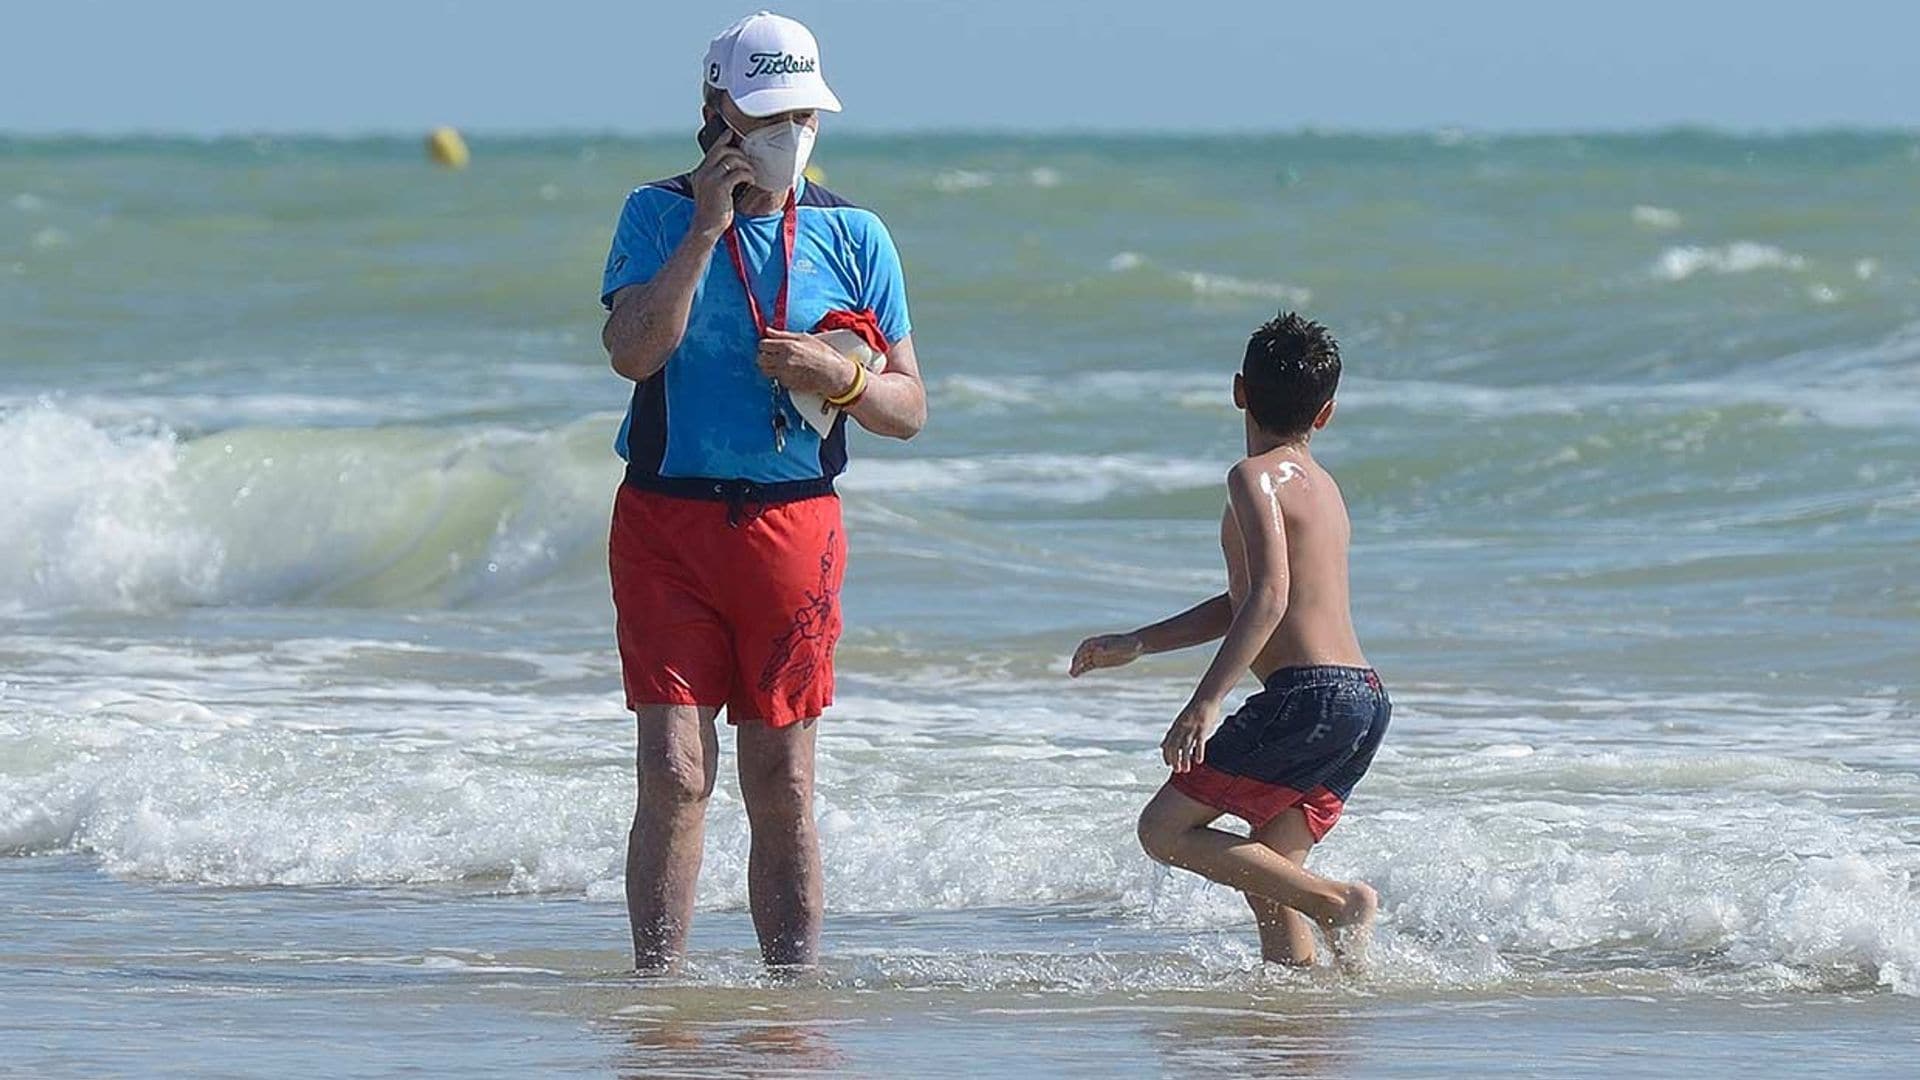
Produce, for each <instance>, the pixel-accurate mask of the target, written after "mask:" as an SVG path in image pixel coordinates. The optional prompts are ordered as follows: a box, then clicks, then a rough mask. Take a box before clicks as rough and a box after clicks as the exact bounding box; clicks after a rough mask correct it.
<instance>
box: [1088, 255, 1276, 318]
mask: <svg viewBox="0 0 1920 1080" xmlns="http://www.w3.org/2000/svg"><path fill="white" fill-rule="evenodd" d="M1154 265H1155V264H1154V261H1153V260H1152V259H1150V258H1148V257H1147V256H1145V255H1142V254H1140V253H1139V252H1137V251H1122V252H1119V253H1117V254H1115V255H1114V256H1112V257H1111V258H1109V259H1108V260H1107V270H1108V271H1109V272H1111V273H1115V274H1125V273H1131V272H1133V271H1136V270H1142V269H1147V268H1149V267H1153V266H1154ZM1165 273H1167V274H1168V275H1170V276H1171V277H1172V278H1173V279H1174V280H1176V281H1179V282H1181V283H1182V284H1184V285H1186V287H1187V289H1188V290H1189V291H1190V292H1192V293H1193V295H1195V296H1199V297H1228V298H1246V297H1251V298H1255V299H1260V300H1274V301H1278V302H1280V303H1282V304H1291V305H1294V306H1304V305H1306V304H1309V303H1312V301H1313V290H1311V289H1306V288H1302V287H1300V286H1298V285H1289V284H1287V283H1285V282H1281V281H1264V280H1260V279H1256V278H1241V277H1234V276H1233V275H1231V274H1219V273H1213V272H1210V271H1204V270H1182V269H1177V268H1175V269H1167V270H1166V271H1165Z"/></svg>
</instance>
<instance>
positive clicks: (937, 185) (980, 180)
mask: <svg viewBox="0 0 1920 1080" xmlns="http://www.w3.org/2000/svg"><path fill="white" fill-rule="evenodd" d="M992 186H993V176H992V175H991V174H989V173H984V172H976V171H973V170H971V169H943V170H941V171H940V172H937V173H935V174H934V177H933V189H934V190H935V191H938V192H942V193H944V194H948V195H951V194H954V193H956V192H961V191H978V190H979V189H981V188H985V187H992Z"/></svg>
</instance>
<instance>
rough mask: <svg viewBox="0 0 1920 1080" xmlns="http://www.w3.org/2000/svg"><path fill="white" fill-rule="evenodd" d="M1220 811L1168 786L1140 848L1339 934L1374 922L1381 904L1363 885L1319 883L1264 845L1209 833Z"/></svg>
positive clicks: (1154, 805) (1145, 825) (1148, 815)
mask: <svg viewBox="0 0 1920 1080" xmlns="http://www.w3.org/2000/svg"><path fill="white" fill-rule="evenodd" d="M1219 816H1220V811H1218V810H1216V809H1214V808H1213V807H1211V806H1208V805H1207V804H1205V803H1203V802H1200V801H1198V800H1196V799H1192V798H1189V797H1188V796H1186V795H1184V794H1182V793H1181V792H1179V791H1177V790H1175V789H1174V788H1173V786H1172V785H1170V784H1169V785H1162V786H1161V788H1160V791H1159V793H1158V794H1156V795H1154V797H1153V800H1152V801H1151V802H1149V803H1147V808H1146V809H1145V810H1143V811H1141V812H1140V846H1141V847H1143V848H1145V849H1146V851H1147V854H1148V855H1151V856H1153V857H1154V858H1155V859H1157V860H1159V861H1160V862H1163V863H1166V864H1167V865H1169V866H1177V867H1179V868H1181V869H1182V870H1191V871H1192V872H1194V873H1196V874H1199V875H1200V876H1201V877H1204V878H1207V879H1208V880H1210V881H1216V882H1219V883H1220V884H1222V885H1225V886H1228V887H1229V888H1234V889H1239V890H1240V891H1241V892H1244V893H1252V894H1254V895H1257V896H1262V897H1265V898H1267V899H1269V900H1277V901H1279V902H1280V903H1282V904H1285V905H1286V906H1288V907H1291V908H1294V909H1296V910H1298V911H1301V912H1304V913H1305V914H1306V915H1307V916H1308V917H1310V918H1312V919H1314V920H1315V921H1317V922H1319V923H1320V924H1321V925H1323V926H1326V927H1329V928H1334V927H1342V926H1351V925H1357V924H1364V923H1367V922H1371V921H1372V920H1373V915H1374V912H1375V911H1376V910H1377V909H1378V908H1379V905H1380V898H1379V896H1378V895H1376V894H1375V893H1374V891H1373V889H1372V888H1370V887H1368V886H1366V885H1363V884H1361V883H1359V882H1353V883H1343V882H1338V881H1328V880H1327V879H1326V878H1323V877H1317V876H1315V875H1313V874H1310V873H1308V872H1307V871H1306V869H1305V868H1303V867H1301V866H1297V865H1295V864H1294V863H1292V862H1290V861H1288V860H1287V858H1286V857H1285V856H1283V855H1281V854H1280V853H1279V852H1277V851H1275V850H1273V849H1272V848H1270V847H1268V846H1267V845H1265V844H1263V843H1261V842H1260V841H1258V840H1254V839H1251V838H1248V837H1244V836H1235V835H1234V834H1232V833H1230V832H1223V831H1221V830H1219V829H1213V828H1208V825H1209V824H1210V823H1212V821H1213V820H1214V819H1215V818H1217V817H1219Z"/></svg>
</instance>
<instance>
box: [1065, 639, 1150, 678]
mask: <svg viewBox="0 0 1920 1080" xmlns="http://www.w3.org/2000/svg"><path fill="white" fill-rule="evenodd" d="M1146 651H1147V646H1146V644H1145V643H1144V642H1142V641H1141V640H1140V637H1139V635H1137V634H1101V635H1100V636H1099V637H1090V638H1088V639H1087V640H1085V641H1083V642H1081V643H1080V647H1079V648H1078V649H1075V650H1073V663H1072V664H1071V665H1069V666H1068V668H1067V675H1068V676H1069V677H1070V678H1075V679H1077V678H1079V677H1080V676H1082V675H1085V674H1086V673H1087V672H1089V671H1096V670H1098V669H1100V668H1110V667H1120V666H1122V665H1124V664H1131V663H1133V662H1134V661H1135V660H1138V659H1140V654H1141V653H1144V652H1146Z"/></svg>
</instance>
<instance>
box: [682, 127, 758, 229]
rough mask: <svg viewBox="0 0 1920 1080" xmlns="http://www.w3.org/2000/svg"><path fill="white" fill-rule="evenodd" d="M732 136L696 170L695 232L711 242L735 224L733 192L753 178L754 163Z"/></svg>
mask: <svg viewBox="0 0 1920 1080" xmlns="http://www.w3.org/2000/svg"><path fill="white" fill-rule="evenodd" d="M736 141H737V140H735V139H732V138H725V139H720V140H717V141H716V142H714V144H713V145H712V146H711V147H709V148H708V149H707V156H706V157H704V158H702V159H700V164H699V165H698V166H697V167H696V168H695V169H694V170H693V231H694V232H696V233H700V234H701V235H703V236H705V237H707V238H708V239H709V240H711V241H718V240H719V239H720V234H722V233H724V232H726V231H727V226H729V225H731V224H733V193H734V190H735V189H737V188H738V187H740V186H741V185H742V184H746V183H748V182H750V181H751V180H752V179H753V164H752V163H751V162H749V161H748V160H747V155H745V154H743V153H741V152H740V148H739V147H738V146H736V145H734V144H735V142H736Z"/></svg>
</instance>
